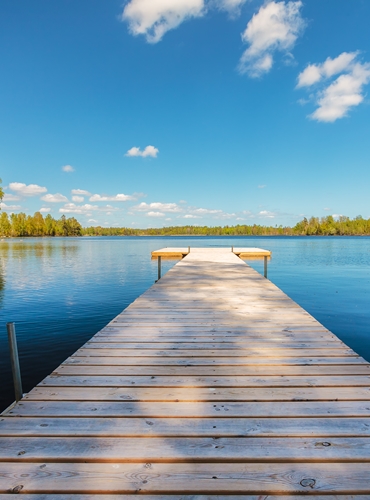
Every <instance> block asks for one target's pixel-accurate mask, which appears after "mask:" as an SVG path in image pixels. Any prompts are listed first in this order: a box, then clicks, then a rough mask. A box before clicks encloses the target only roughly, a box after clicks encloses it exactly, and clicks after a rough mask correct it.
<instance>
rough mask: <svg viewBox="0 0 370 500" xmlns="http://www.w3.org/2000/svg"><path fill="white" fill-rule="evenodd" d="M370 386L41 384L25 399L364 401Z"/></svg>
mask: <svg viewBox="0 0 370 500" xmlns="http://www.w3.org/2000/svg"><path fill="white" fill-rule="evenodd" d="M369 399H370V387H329V388H328V387H294V388H290V387H258V388H255V387H248V388H244V387H235V388H233V387H192V388H191V387H186V388H183V387H171V388H166V387H165V388H162V387H88V386H82V387H50V388H49V387H42V386H38V387H35V388H34V389H32V391H31V392H29V393H28V394H26V395H25V396H24V398H23V400H24V401H175V402H176V401H222V402H224V401H225V402H226V401H364V400H369Z"/></svg>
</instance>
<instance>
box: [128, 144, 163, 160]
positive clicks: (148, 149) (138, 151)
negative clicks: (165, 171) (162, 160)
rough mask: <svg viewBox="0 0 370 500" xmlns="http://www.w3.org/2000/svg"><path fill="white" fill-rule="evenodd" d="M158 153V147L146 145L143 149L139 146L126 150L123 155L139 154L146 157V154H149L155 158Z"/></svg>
mask: <svg viewBox="0 0 370 500" xmlns="http://www.w3.org/2000/svg"><path fill="white" fill-rule="evenodd" d="M158 153H159V149H157V148H155V147H154V146H147V147H146V148H145V149H144V150H143V151H141V149H140V148H137V147H133V148H131V149H129V150H128V151H127V153H126V154H125V156H131V157H133V156H141V157H142V158H146V157H147V156H151V157H152V158H157V155H158Z"/></svg>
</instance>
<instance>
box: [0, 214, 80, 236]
mask: <svg viewBox="0 0 370 500" xmlns="http://www.w3.org/2000/svg"><path fill="white" fill-rule="evenodd" d="M82 234H83V232H82V226H81V224H80V223H79V222H78V220H76V219H75V218H74V217H70V218H68V219H67V217H65V215H62V217H61V218H60V219H58V220H56V219H54V218H53V217H52V216H51V215H50V214H48V215H47V216H46V217H44V216H43V215H42V213H40V212H36V213H35V214H34V215H33V216H32V215H26V214H25V213H23V212H20V213H19V214H11V215H10V216H8V214H7V213H6V212H2V213H1V214H0V236H2V237H4V236H8V237H19V236H82Z"/></svg>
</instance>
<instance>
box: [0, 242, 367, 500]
mask: <svg viewBox="0 0 370 500" xmlns="http://www.w3.org/2000/svg"><path fill="white" fill-rule="evenodd" d="M0 461H1V463H0V498H4V499H5V498H9V499H10V498H14V497H13V494H14V493H19V494H21V495H23V497H22V498H24V499H34V500H36V499H39V500H46V499H47V500H52V499H56V500H58V499H75V500H87V499H98V498H99V499H102V500H108V499H118V498H120V499H123V500H131V499H132V500H133V499H134V498H137V496H138V495H145V498H146V499H148V500H149V499H150V500H160V499H165V500H166V499H167V500H175V499H183V500H208V499H212V500H221V499H226V500H240V499H247V500H262V499H268V500H288V499H291V498H301V497H302V498H303V497H304V496H306V495H309V496H313V498H315V499H316V500H318V499H320V500H334V499H341V500H345V499H353V498H354V499H356V500H364V499H370V365H369V364H368V363H367V362H366V361H365V360H364V359H362V358H361V357H359V356H358V355H357V354H356V353H355V352H353V351H352V350H351V349H350V348H349V347H348V346H346V345H345V344H343V343H342V342H341V341H340V340H339V339H338V338H337V337H336V336H335V335H333V334H332V333H331V332H329V331H328V330H327V329H326V328H325V327H323V326H322V325H321V324H320V323H318V322H317V321H316V320H315V319H314V318H313V317H312V316H310V315H309V314H308V313H307V312H306V311H304V310H303V309H302V308H301V307H299V306H298V305H297V304H296V303H294V302H293V301H292V300H291V299H290V298H289V297H287V296H286V295H285V294H284V293H283V292H282V291H281V290H280V289H278V288H277V287H276V286H275V285H273V284H272V283H271V282H270V281H268V280H266V279H265V278H263V277H262V276H261V275H260V274H258V273H257V272H256V271H254V270H253V269H252V268H250V267H249V266H248V265H247V264H245V263H244V262H243V261H242V260H241V259H239V258H238V257H237V256H236V255H235V254H234V253H232V252H231V250H230V249H219V248H218V249H195V248H194V249H193V248H192V249H191V251H190V253H189V254H188V255H187V256H186V257H185V258H184V259H183V260H181V261H180V262H179V263H178V264H177V265H175V266H174V267H173V268H172V269H171V270H170V271H169V272H168V273H167V274H166V275H165V276H163V277H162V279H160V280H159V281H158V282H157V283H156V284H155V285H153V286H152V287H151V288H150V289H149V290H148V291H147V292H145V293H144V294H143V295H142V296H141V297H139V298H138V299H137V300H136V301H135V302H133V303H132V304H131V305H130V306H129V307H128V308H127V309H126V310H125V311H123V312H122V313H121V314H120V315H118V316H117V317H116V318H115V319H113V320H112V321H111V322H110V323H109V324H108V325H107V326H106V327H105V328H103V330H101V331H100V332H98V333H97V334H96V335H95V336H94V337H93V338H92V339H91V340H90V341H89V342H87V343H86V344H85V345H84V346H83V347H81V349H79V350H78V351H77V352H76V353H75V354H74V355H73V356H71V357H70V358H68V359H67V360H66V361H65V362H64V363H63V364H62V365H61V366H60V367H58V368H57V369H56V370H55V372H54V373H52V374H51V375H50V376H49V377H47V378H46V379H45V380H44V381H42V382H41V383H40V384H39V386H37V387H36V388H35V389H33V390H32V391H31V392H30V393H29V394H27V395H26V396H25V397H24V398H23V400H22V401H21V402H20V403H18V404H17V405H16V406H15V407H14V408H13V409H11V410H10V411H8V412H7V413H6V414H5V415H2V416H1V417H0Z"/></svg>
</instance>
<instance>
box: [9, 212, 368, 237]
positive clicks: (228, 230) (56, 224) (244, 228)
mask: <svg viewBox="0 0 370 500" xmlns="http://www.w3.org/2000/svg"><path fill="white" fill-rule="evenodd" d="M297 235H299V236H300V235H302V236H305V235H306V236H341V235H349V236H356V235H357V236H360V235H370V218H369V219H364V218H363V217H361V215H358V216H357V217H355V218H354V219H350V218H349V217H345V216H340V217H338V218H336V219H334V217H333V216H331V215H329V216H327V217H322V218H319V217H311V218H310V219H307V218H303V219H302V220H301V221H300V222H298V223H297V224H296V225H295V226H293V227H289V226H262V225H259V224H253V225H244V224H238V225H236V226H212V227H209V226H169V227H161V228H149V229H134V228H129V227H101V226H90V227H85V228H84V227H82V226H81V224H80V223H79V222H78V220H76V219H75V218H74V217H70V218H67V217H65V215H62V217H60V219H54V218H53V217H52V216H51V215H50V214H48V215H46V217H44V216H43V215H42V213H40V212H36V213H35V214H34V215H33V216H32V215H26V214H25V213H23V212H20V213H18V214H14V213H13V214H11V215H10V216H9V215H8V214H7V213H6V212H1V213H0V236H1V237H27V236H297Z"/></svg>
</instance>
